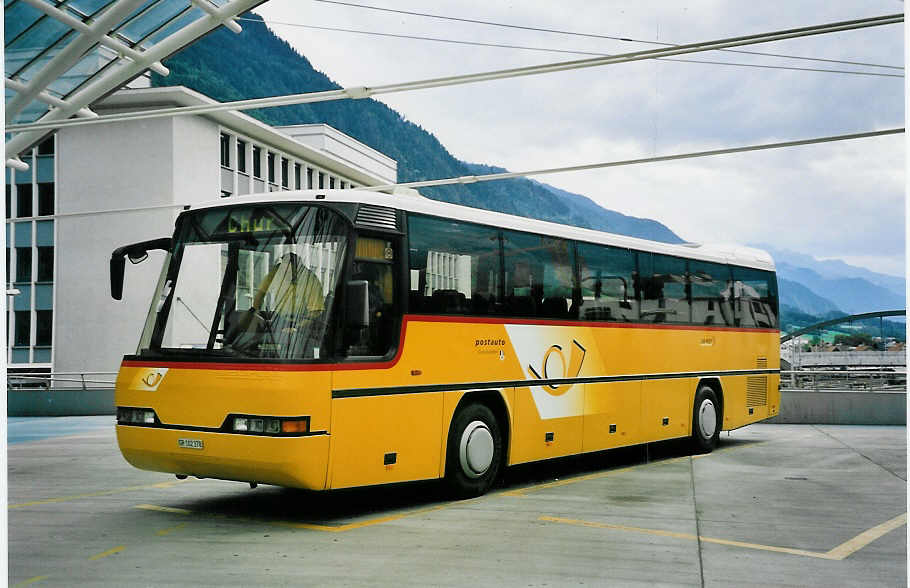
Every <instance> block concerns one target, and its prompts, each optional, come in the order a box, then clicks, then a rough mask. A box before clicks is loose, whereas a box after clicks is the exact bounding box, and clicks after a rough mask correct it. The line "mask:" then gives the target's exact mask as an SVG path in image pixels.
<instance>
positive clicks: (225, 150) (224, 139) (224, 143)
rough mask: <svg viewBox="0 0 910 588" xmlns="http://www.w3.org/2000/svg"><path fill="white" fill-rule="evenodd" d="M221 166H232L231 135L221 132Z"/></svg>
mask: <svg viewBox="0 0 910 588" xmlns="http://www.w3.org/2000/svg"><path fill="white" fill-rule="evenodd" d="M221 166H222V167H231V136H230V135H228V134H226V133H221Z"/></svg>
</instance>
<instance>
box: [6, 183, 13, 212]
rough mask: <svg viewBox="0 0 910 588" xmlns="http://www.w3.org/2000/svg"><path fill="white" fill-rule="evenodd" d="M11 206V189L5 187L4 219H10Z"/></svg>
mask: <svg viewBox="0 0 910 588" xmlns="http://www.w3.org/2000/svg"><path fill="white" fill-rule="evenodd" d="M12 205H13V187H12V186H10V185H9V184H7V185H6V218H9V217H10V214H11V213H10V207H11V206H12Z"/></svg>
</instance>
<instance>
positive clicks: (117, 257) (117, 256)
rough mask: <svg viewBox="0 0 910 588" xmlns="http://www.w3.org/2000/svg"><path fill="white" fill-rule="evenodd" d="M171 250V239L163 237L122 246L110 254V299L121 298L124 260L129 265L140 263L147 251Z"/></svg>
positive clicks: (146, 256) (146, 255)
mask: <svg viewBox="0 0 910 588" xmlns="http://www.w3.org/2000/svg"><path fill="white" fill-rule="evenodd" d="M170 248H171V238H170V237H164V238H161V239H152V240H150V241H140V242H139V243H133V244H132V245H124V246H123V247H118V248H117V249H114V252H113V253H111V263H110V265H111V298H113V299H114V300H121V299H122V298H123V273H124V269H125V267H126V258H127V257H129V259H130V263H140V262H142V261H145V259H146V258H148V256H149V254H148V252H149V251H152V250H155V249H162V250H164V251H168V250H170Z"/></svg>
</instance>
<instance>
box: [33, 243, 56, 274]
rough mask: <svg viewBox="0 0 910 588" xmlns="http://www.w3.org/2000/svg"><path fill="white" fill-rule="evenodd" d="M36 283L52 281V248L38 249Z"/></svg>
mask: <svg viewBox="0 0 910 588" xmlns="http://www.w3.org/2000/svg"><path fill="white" fill-rule="evenodd" d="M36 281H38V282H53V281H54V248H53V247H38V276H37V278H36Z"/></svg>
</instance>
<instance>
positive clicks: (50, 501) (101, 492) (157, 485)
mask: <svg viewBox="0 0 910 588" xmlns="http://www.w3.org/2000/svg"><path fill="white" fill-rule="evenodd" d="M188 481H189V480H174V481H173V482H157V483H155V484H143V485H141V486H124V487H122V488H113V489H111V490H99V491H98V492H87V493H85V494H72V495H70V496H59V497H57V498H45V499H43V500H33V501H31V502H22V503H19V504H10V505H9V506H8V507H7V508H9V509H10V510H12V509H14V508H23V507H25V506H37V505H39V504H53V503H56V502H67V501H70V500H79V499H81V498H94V497H96V496H109V495H111V494H119V493H121V492H134V491H136V490H147V489H149V488H170V487H171V486H176V485H177V484H184V483H186V482H188Z"/></svg>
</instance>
